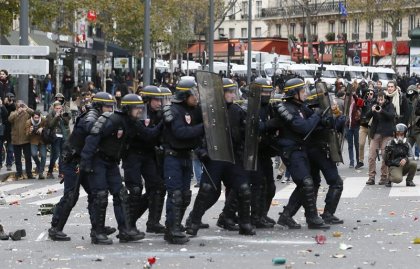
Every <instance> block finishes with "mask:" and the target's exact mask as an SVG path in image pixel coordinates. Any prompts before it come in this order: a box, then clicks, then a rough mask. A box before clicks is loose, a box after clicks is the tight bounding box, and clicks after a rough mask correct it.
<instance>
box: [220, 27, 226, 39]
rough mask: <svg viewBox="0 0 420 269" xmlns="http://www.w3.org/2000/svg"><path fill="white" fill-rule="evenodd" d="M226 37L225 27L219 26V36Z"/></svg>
mask: <svg viewBox="0 0 420 269" xmlns="http://www.w3.org/2000/svg"><path fill="white" fill-rule="evenodd" d="M224 37H225V29H223V28H219V38H224Z"/></svg>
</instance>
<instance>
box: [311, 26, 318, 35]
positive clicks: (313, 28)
mask: <svg viewBox="0 0 420 269" xmlns="http://www.w3.org/2000/svg"><path fill="white" fill-rule="evenodd" d="M311 26H312V27H311V33H312V34H313V35H317V34H318V25H317V24H316V23H312V25H311Z"/></svg>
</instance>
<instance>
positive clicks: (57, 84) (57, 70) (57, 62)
mask: <svg viewBox="0 0 420 269" xmlns="http://www.w3.org/2000/svg"><path fill="white" fill-rule="evenodd" d="M59 92H61V91H60V35H59V34H58V33H57V48H56V52H55V93H59Z"/></svg>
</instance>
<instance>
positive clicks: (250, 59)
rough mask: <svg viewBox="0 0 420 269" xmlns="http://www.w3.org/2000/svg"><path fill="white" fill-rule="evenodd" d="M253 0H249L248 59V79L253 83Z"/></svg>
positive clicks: (248, 81)
mask: <svg viewBox="0 0 420 269" xmlns="http://www.w3.org/2000/svg"><path fill="white" fill-rule="evenodd" d="M251 51H252V0H248V61H247V72H246V81H247V84H248V85H249V84H251V61H252V54H251Z"/></svg>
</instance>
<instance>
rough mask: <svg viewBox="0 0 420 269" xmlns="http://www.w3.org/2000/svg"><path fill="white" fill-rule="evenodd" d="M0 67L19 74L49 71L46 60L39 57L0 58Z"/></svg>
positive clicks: (36, 73)
mask: <svg viewBox="0 0 420 269" xmlns="http://www.w3.org/2000/svg"><path fill="white" fill-rule="evenodd" d="M0 69H5V70H7V72H9V74H20V75H46V74H48V73H49V72H50V68H49V62H48V60H40V59H0Z"/></svg>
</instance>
